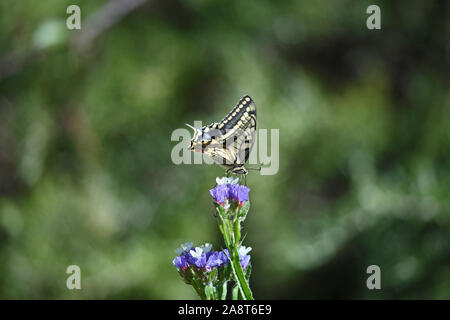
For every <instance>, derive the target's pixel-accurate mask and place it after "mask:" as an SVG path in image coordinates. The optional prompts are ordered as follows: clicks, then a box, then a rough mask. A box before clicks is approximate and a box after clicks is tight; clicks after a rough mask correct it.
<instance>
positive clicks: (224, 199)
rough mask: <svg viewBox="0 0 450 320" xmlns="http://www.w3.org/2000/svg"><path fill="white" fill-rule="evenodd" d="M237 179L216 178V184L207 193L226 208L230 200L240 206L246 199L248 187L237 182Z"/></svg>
mask: <svg viewBox="0 0 450 320" xmlns="http://www.w3.org/2000/svg"><path fill="white" fill-rule="evenodd" d="M237 181H238V179H237V178H236V179H234V180H233V179H232V178H221V179H220V178H217V179H216V182H217V186H216V187H215V188H213V189H211V190H209V193H210V194H211V196H212V197H213V199H214V201H215V202H216V203H217V204H218V205H220V206H222V207H224V208H227V207H229V206H230V202H232V201H235V202H237V203H238V205H239V207H242V206H243V205H244V203H245V202H247V201H248V193H249V191H250V188H248V187H246V186H242V185H239V184H237Z"/></svg>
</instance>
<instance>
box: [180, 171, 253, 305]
mask: <svg viewBox="0 0 450 320" xmlns="http://www.w3.org/2000/svg"><path fill="white" fill-rule="evenodd" d="M216 182H217V185H216V187H214V188H213V189H211V190H209V193H210V194H211V196H212V197H213V199H214V205H215V209H216V214H215V216H216V218H217V221H218V224H219V229H220V232H221V233H222V236H223V239H224V242H225V247H226V248H225V249H223V250H221V251H211V249H212V246H211V245H210V244H208V243H207V244H205V245H203V246H201V247H195V248H194V247H193V245H192V243H191V242H189V243H186V244H183V245H181V247H180V248H179V249H177V250H176V252H177V254H178V256H177V257H175V259H174V260H173V264H174V265H175V267H177V269H178V272H179V273H180V275H181V277H182V278H183V279H184V281H185V282H186V283H187V284H190V285H192V286H193V287H194V289H195V291H196V292H197V293H198V295H199V296H200V297H201V298H202V299H213V300H217V299H226V297H227V288H228V283H229V282H233V283H234V286H233V290H232V298H233V299H234V300H237V299H245V300H248V299H250V300H253V295H252V292H251V290H250V287H249V278H250V273H251V263H250V255H249V254H248V253H249V252H250V250H251V248H250V247H245V246H243V245H242V239H241V224H242V222H243V221H244V220H245V218H246V217H247V213H248V210H249V209H250V201H249V196H248V193H249V191H250V189H249V188H248V187H246V186H243V185H239V184H238V179H237V178H236V179H232V178H228V177H224V178H217V179H216Z"/></svg>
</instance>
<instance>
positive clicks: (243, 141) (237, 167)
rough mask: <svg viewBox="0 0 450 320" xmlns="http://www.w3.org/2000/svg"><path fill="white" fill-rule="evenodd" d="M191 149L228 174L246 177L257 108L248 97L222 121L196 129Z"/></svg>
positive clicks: (253, 137)
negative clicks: (246, 166)
mask: <svg viewBox="0 0 450 320" xmlns="http://www.w3.org/2000/svg"><path fill="white" fill-rule="evenodd" d="M186 125H187V126H189V127H190V128H192V129H194V136H193V138H192V140H191V145H190V147H189V149H190V150H192V151H195V152H202V153H205V154H207V155H209V156H210V157H211V158H212V159H213V160H214V162H215V163H217V164H219V165H220V166H222V167H224V168H225V169H227V173H228V174H230V173H234V174H241V175H244V176H245V175H246V174H247V173H248V171H247V169H246V168H245V167H244V165H245V162H246V161H247V160H248V157H249V155H250V152H251V150H252V147H253V143H254V140H255V132H256V106H255V103H254V102H253V100H252V98H250V97H249V96H248V95H245V96H244V97H242V99H241V100H239V102H238V103H237V104H236V106H235V107H234V108H233V110H231V111H230V113H228V114H227V115H226V117H225V118H223V119H222V121H220V122H214V123H211V124H210V125H208V126H204V127H202V128H200V129H199V128H195V127H193V126H191V125H189V124H186Z"/></svg>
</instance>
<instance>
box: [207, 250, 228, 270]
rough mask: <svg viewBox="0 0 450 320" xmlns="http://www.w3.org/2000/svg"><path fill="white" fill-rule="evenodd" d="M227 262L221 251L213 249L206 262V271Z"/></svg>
mask: <svg viewBox="0 0 450 320" xmlns="http://www.w3.org/2000/svg"><path fill="white" fill-rule="evenodd" d="M224 257H225V258H224ZM227 262H228V259H227V257H226V256H225V255H224V254H223V252H222V251H213V252H211V254H210V255H209V257H208V261H207V262H206V271H212V270H213V269H214V268H218V267H223V266H225V265H226V264H227Z"/></svg>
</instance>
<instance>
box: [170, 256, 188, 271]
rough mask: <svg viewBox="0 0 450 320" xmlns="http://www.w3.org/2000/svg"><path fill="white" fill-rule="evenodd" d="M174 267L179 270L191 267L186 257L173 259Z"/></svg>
mask: <svg viewBox="0 0 450 320" xmlns="http://www.w3.org/2000/svg"><path fill="white" fill-rule="evenodd" d="M173 265H174V266H175V267H177V268H181V269H182V270H184V269H186V268H188V267H189V263H188V261H187V259H186V256H184V255H181V256H179V257H175V259H173Z"/></svg>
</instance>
